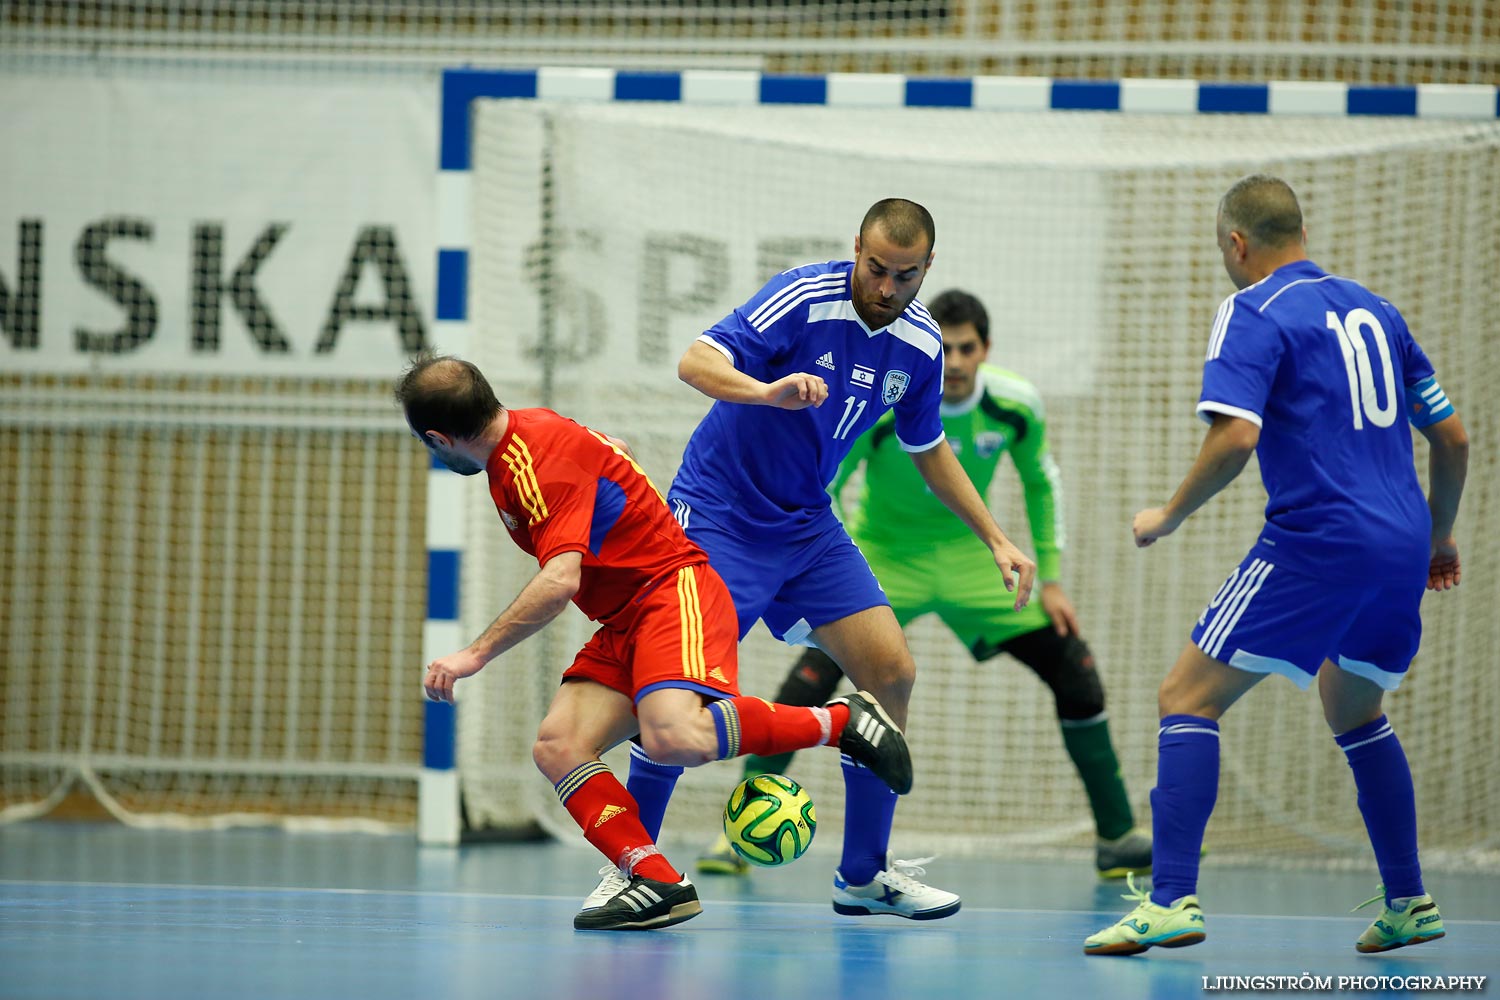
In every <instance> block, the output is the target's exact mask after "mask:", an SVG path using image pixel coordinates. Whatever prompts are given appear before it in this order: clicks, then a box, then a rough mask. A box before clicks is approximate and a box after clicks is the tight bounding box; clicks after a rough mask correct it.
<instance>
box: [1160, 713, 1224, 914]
mask: <svg viewBox="0 0 1500 1000" xmlns="http://www.w3.org/2000/svg"><path fill="white" fill-rule="evenodd" d="M1156 740H1157V758H1156V787H1155V788H1153V789H1151V831H1152V835H1151V902H1153V903H1155V904H1156V905H1158V906H1170V905H1171V904H1172V901H1173V900H1175V899H1181V898H1182V897H1183V896H1191V895H1193V894H1194V893H1196V892H1197V891H1198V859H1199V855H1200V854H1201V853H1202V851H1203V830H1204V828H1205V827H1207V826H1208V817H1209V816H1210V815H1211V814H1212V813H1213V811H1214V801H1215V800H1216V799H1218V797H1219V724H1218V723H1217V722H1214V721H1213V720H1212V719H1204V718H1201V717H1199V716H1196V715H1168V716H1166V717H1164V718H1163V719H1162V720H1161V731H1160V732H1159V733H1158V734H1157V737H1156Z"/></svg>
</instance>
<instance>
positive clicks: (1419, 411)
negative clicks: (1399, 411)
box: [1406, 375, 1454, 427]
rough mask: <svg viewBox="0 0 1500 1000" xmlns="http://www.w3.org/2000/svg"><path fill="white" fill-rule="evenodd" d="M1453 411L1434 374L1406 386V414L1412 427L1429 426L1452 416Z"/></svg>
mask: <svg viewBox="0 0 1500 1000" xmlns="http://www.w3.org/2000/svg"><path fill="white" fill-rule="evenodd" d="M1453 412H1454V411H1453V404H1452V403H1450V402H1448V395H1447V393H1445V392H1443V387H1442V386H1440V385H1438V380H1437V378H1436V376H1432V375H1429V376H1427V377H1426V378H1424V379H1423V380H1422V381H1420V382H1418V383H1417V384H1416V385H1409V386H1407V387H1406V416H1407V419H1409V420H1410V421H1411V425H1412V426H1413V427H1431V426H1432V425H1433V424H1435V423H1437V422H1438V421H1439V420H1443V419H1445V418H1447V417H1451V416H1453Z"/></svg>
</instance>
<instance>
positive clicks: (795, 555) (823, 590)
mask: <svg viewBox="0 0 1500 1000" xmlns="http://www.w3.org/2000/svg"><path fill="white" fill-rule="evenodd" d="M667 503H668V505H669V506H670V507H671V508H672V513H673V516H675V517H676V518H677V521H678V523H679V524H682V526H683V530H684V531H685V532H686V533H687V536H688V538H690V539H691V540H692V541H693V542H695V543H696V544H697V545H698V546H699V547H701V548H702V549H703V551H705V552H707V553H708V564H709V565H710V566H712V567H713V568H714V570H715V571H717V572H718V574H719V575H720V576H721V577H723V578H724V582H725V583H726V584H727V585H728V586H729V594H730V596H731V597H732V598H733V599H734V608H735V611H736V612H737V613H738V614H739V619H740V639H741V640H743V639H744V638H745V636H746V635H747V634H749V632H750V629H751V628H752V627H754V625H755V623H756V621H757V620H760V619H764V620H765V623H766V627H767V628H769V629H770V630H771V634H772V635H774V636H776V638H778V639H780V640H782V641H783V642H787V643H790V644H791V645H794V646H798V645H801V646H811V645H814V643H813V642H812V641H811V640H810V639H809V638H808V636H809V634H810V633H811V632H812V630H813V629H815V628H819V627H820V626H823V625H827V624H828V623H829V622H834V621H838V620H839V619H840V618H847V617H849V616H850V615H852V614H856V613H857V612H860V611H864V610H866V609H868V608H874V607H880V606H881V605H886V606H889V605H890V603H891V602H890V601H888V600H886V596H885V591H884V590H882V589H880V584H879V583H878V582H876V580H875V574H874V573H872V572H870V564H869V563H867V562H865V557H864V556H863V555H862V554H861V553H860V551H859V548H858V547H857V546H856V545H855V544H854V542H853V541H851V540H850V538H849V533H848V532H847V531H845V530H844V526H843V525H842V524H840V523H839V519H838V518H837V517H835V516H834V514H833V511H832V510H831V509H829V510H825V511H824V512H823V513H822V514H821V515H818V516H817V517H815V518H814V520H813V523H812V524H810V525H808V526H807V527H806V528H804V529H800V530H798V531H797V532H796V533H795V534H792V535H786V536H774V537H768V538H767V537H761V538H747V537H745V536H744V535H742V534H740V533H739V532H736V531H731V530H729V529H727V528H724V527H721V526H720V525H718V524H716V523H714V522H713V521H710V520H708V518H706V517H704V516H703V515H702V514H701V513H700V512H699V511H696V510H693V509H692V508H691V507H690V506H689V505H688V504H687V503H686V502H684V501H683V500H681V498H675V499H674V498H673V497H670V496H669V497H668V500H667Z"/></svg>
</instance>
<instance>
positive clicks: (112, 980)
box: [0, 823, 1500, 1000]
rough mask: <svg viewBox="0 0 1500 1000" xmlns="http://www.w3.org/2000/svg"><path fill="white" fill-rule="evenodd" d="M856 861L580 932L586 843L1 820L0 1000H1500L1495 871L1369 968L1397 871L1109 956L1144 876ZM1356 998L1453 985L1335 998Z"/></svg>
mask: <svg viewBox="0 0 1500 1000" xmlns="http://www.w3.org/2000/svg"><path fill="white" fill-rule="evenodd" d="M672 853H673V854H675V855H676V858H675V860H677V861H679V862H681V863H686V862H687V861H689V860H690V859H689V858H688V857H687V856H686V853H685V852H682V851H676V852H672ZM831 861H832V858H831V856H829V855H824V856H819V855H813V856H809V857H807V858H804V859H802V860H801V861H799V862H797V863H796V864H795V865H792V866H790V867H788V868H784V869H780V870H776V871H764V872H757V873H755V874H754V875H753V876H751V877H749V878H744V879H738V878H732V877H723V876H719V877H710V876H704V877H699V878H696V879H695V881H696V882H697V883H698V885H699V892H700V895H701V896H702V898H703V906H704V912H703V914H702V915H701V916H699V917H697V918H696V919H693V920H690V921H688V922H687V923H684V924H680V925H678V926H676V927H673V928H670V929H668V930H664V931H654V932H641V933H619V932H599V931H595V932H575V931H574V930H573V928H572V916H573V913H574V912H575V911H576V909H577V907H578V905H579V903H580V902H581V900H582V898H583V896H584V895H585V894H587V893H588V891H589V890H590V889H592V888H593V886H594V883H595V882H596V881H597V876H596V874H595V872H596V870H597V869H598V867H599V865H600V864H601V861H600V859H599V858H597V857H596V856H595V855H594V854H593V853H592V852H589V851H584V850H580V849H576V848H572V847H563V846H557V845H551V844H524V845H474V846H466V847H464V848H462V849H461V850H458V851H447V850H423V849H419V848H418V847H417V846H416V845H415V843H414V842H413V841H412V840H411V839H408V838H400V837H369V836H357V835H351V836H346V835H326V836H325V835H309V834H300V835H292V834H283V833H275V832H265V831H238V832H229V833H192V834H187V833H161V832H142V831H135V830H129V829H124V828H120V827H116V826H107V825H94V824H72V823H69V824H53V823H31V824H22V825H18V826H9V827H3V828H0V997H5V998H22V997H24V998H28V1000H32V998H35V1000H67V998H89V1000H132V998H140V1000H172V998H178V997H183V998H195V1000H196V998H205V1000H206V998H215V997H225V998H247V1000H248V998H254V1000H282V998H285V1000H293V998H309V1000H329V998H344V997H349V998H358V1000H394V998H423V1000H428V998H432V1000H438V998H442V1000H457V998H466V997H476V998H481V997H482V998H485V1000H509V998H531V997H536V998H542V1000H571V998H579V1000H609V998H614V997H629V998H640V1000H676V998H682V1000H689V998H692V1000H700V998H703V1000H706V998H715V1000H717V998H739V997H745V998H751V997H753V998H757V1000H799V998H804V997H807V998H816V1000H835V998H843V997H848V998H858V1000H880V998H886V997H891V998H895V997H945V998H947V997H985V998H991V997H1053V998H1055V1000H1066V998H1071V997H1075V996H1076V997H1094V996H1098V997H1107V998H1110V1000H1117V998H1118V1000H1123V998H1132V997H1202V996H1205V995H1209V994H1212V993H1215V992H1221V991H1217V990H1213V989H1208V990H1205V989H1204V977H1208V982H1209V984H1210V986H1212V985H1213V984H1214V983H1215V982H1216V977H1218V976H1273V975H1301V974H1303V973H1310V974H1312V975H1314V976H1319V977H1325V976H1331V977H1333V980H1334V982H1335V984H1337V980H1338V977H1339V976H1361V977H1371V976H1374V977H1379V976H1391V977H1412V976H1415V977H1421V976H1429V977H1436V976H1444V977H1446V976H1481V975H1482V976H1488V977H1491V979H1490V980H1489V981H1486V983H1485V986H1484V991H1485V992H1486V993H1490V994H1491V995H1497V991H1500V985H1497V984H1496V983H1495V982H1494V981H1493V979H1494V977H1495V976H1497V975H1500V876H1497V875H1494V874H1489V875H1483V876H1463V875H1441V874H1440V875H1434V876H1432V877H1430V878H1429V879H1428V888H1429V890H1430V891H1432V892H1433V894H1434V895H1435V896H1436V898H1437V899H1438V902H1439V903H1440V905H1441V906H1442V910H1443V916H1444V919H1445V922H1446V925H1447V929H1448V936H1447V937H1446V938H1444V939H1443V940H1441V941H1436V942H1432V943H1430V944H1425V945H1422V946H1419V947H1415V948H1407V949H1402V950H1399V951H1395V952H1391V953H1388V954H1386V955H1382V956H1361V955H1358V954H1357V953H1356V952H1355V951H1354V949H1353V943H1354V939H1355V937H1356V936H1357V935H1358V934H1359V932H1360V931H1361V930H1362V929H1363V928H1364V927H1365V925H1366V924H1367V923H1368V922H1369V920H1370V919H1371V916H1370V914H1371V913H1372V911H1371V910H1364V911H1361V913H1360V914H1357V915H1356V914H1350V913H1348V912H1347V911H1348V910H1349V908H1350V907H1351V906H1353V905H1354V904H1356V903H1358V902H1360V901H1361V900H1363V899H1365V898H1366V897H1368V896H1370V895H1371V894H1373V892H1374V886H1373V884H1372V881H1373V879H1372V877H1371V876H1368V875H1363V874H1356V873H1347V872H1337V873H1331V872H1318V871H1302V870H1294V871H1288V870H1274V871H1259V870H1253V869H1242V868H1229V867H1222V866H1215V865H1213V864H1211V863H1207V864H1206V865H1205V870H1204V880H1203V884H1202V891H1201V893H1200V895H1201V897H1202V899H1203V903H1204V907H1205V911H1206V913H1207V918H1208V920H1207V930H1208V940H1207V941H1205V942H1204V943H1203V944H1201V945H1198V946H1196V947H1192V948H1186V949H1180V950H1176V951H1164V950H1161V949H1156V950H1153V951H1151V952H1148V953H1147V954H1145V955H1142V956H1136V957H1132V958H1086V957H1085V956H1084V955H1083V954H1082V951H1081V947H1082V942H1083V938H1084V937H1085V936H1087V935H1088V934H1090V933H1092V932H1093V931H1095V930H1097V929H1098V928H1100V927H1102V926H1104V925H1105V924H1108V923H1111V922H1113V921H1114V920H1116V919H1118V918H1119V917H1120V916H1121V915H1123V914H1124V913H1125V911H1126V908H1127V907H1126V904H1125V903H1124V902H1123V901H1122V900H1120V899H1119V892H1120V891H1121V887H1120V886H1118V885H1116V884H1114V883H1101V882H1099V881H1098V880H1097V879H1096V878H1095V877H1094V874H1093V872H1092V870H1091V869H1090V868H1089V866H1088V864H1087V862H1085V861H1077V862H1051V861H1049V862H1036V861H1027V862H1003V861H986V860H976V859H951V860H950V859H939V860H938V861H936V862H934V863H932V864H931V865H929V866H928V867H929V876H928V877H929V879H930V880H931V881H932V882H933V883H934V884H937V885H941V886H944V887H947V888H951V889H954V890H957V891H960V892H962V893H963V894H964V908H963V911H962V912H961V913H959V914H958V915H957V916H955V917H952V918H950V919H947V920H940V921H934V922H931V923H923V924H918V923H913V922H909V921H905V920H899V919H896V918H893V917H863V918H851V917H840V916H837V915H836V914H834V912H833V910H832V908H831V907H830V906H829V895H828V885H829V880H830V877H831V867H830V866H831ZM1405 982H1410V983H1413V984H1416V983H1419V980H1407V981H1405ZM1239 992H1241V993H1244V992H1247V991H1244V990H1241V991H1239ZM1265 992H1270V991H1265ZM1298 992H1300V991H1298ZM1346 993H1347V994H1350V995H1354V994H1355V993H1358V994H1359V995H1363V996H1385V995H1389V996H1397V995H1400V996H1411V995H1434V996H1435V995H1438V994H1437V992H1435V991H1425V992H1424V991H1423V990H1421V989H1412V988H1391V989H1381V988H1375V989H1370V988H1364V989H1359V990H1354V989H1348V988H1346V989H1343V990H1340V989H1337V988H1335V989H1334V990H1333V991H1331V992H1329V993H1323V994H1321V995H1325V996H1327V995H1342V994H1346Z"/></svg>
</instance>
